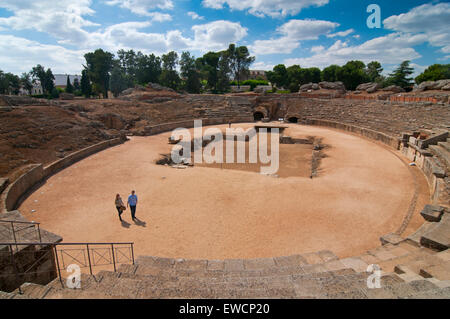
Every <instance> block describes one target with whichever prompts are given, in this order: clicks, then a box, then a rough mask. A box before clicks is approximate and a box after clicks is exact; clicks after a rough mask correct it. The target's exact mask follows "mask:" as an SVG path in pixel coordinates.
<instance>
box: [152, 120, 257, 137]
mask: <svg viewBox="0 0 450 319" xmlns="http://www.w3.org/2000/svg"><path fill="white" fill-rule="evenodd" d="M198 120H202V125H203V126H209V125H221V124H228V122H231V123H246V122H253V121H254V119H253V117H249V116H244V117H232V118H204V119H198ZM192 127H194V120H187V121H181V122H172V123H164V124H158V125H153V126H147V127H146V128H145V135H147V136H149V135H156V134H160V133H164V132H168V131H172V130H175V129H177V128H192Z"/></svg>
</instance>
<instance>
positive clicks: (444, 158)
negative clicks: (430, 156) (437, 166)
mask: <svg viewBox="0 0 450 319" xmlns="http://www.w3.org/2000/svg"><path fill="white" fill-rule="evenodd" d="M429 148H430V150H431V151H432V152H433V153H434V154H435V155H436V156H438V157H439V159H440V160H441V162H442V163H443V164H445V165H446V167H447V168H448V167H450V152H449V151H448V150H447V149H445V148H444V147H442V146H440V145H430V146H429Z"/></svg>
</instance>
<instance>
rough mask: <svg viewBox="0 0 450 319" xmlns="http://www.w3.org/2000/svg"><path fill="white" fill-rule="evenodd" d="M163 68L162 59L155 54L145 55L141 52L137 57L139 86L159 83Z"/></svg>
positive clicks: (136, 75) (136, 74)
mask: <svg viewBox="0 0 450 319" xmlns="http://www.w3.org/2000/svg"><path fill="white" fill-rule="evenodd" d="M161 72H162V67H161V59H160V58H159V57H157V56H155V55H154V54H153V53H152V54H150V55H145V54H143V53H141V52H138V53H137V56H136V70H135V81H136V82H137V83H138V84H142V85H145V84H147V83H159V78H160V76H161Z"/></svg>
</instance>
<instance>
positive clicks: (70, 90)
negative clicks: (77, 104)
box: [66, 76, 73, 93]
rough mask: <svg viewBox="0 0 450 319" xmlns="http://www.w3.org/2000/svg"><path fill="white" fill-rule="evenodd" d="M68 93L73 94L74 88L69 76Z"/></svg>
mask: <svg viewBox="0 0 450 319" xmlns="http://www.w3.org/2000/svg"><path fill="white" fill-rule="evenodd" d="M66 93H73V86H72V83H71V82H70V77H69V76H67V83H66Z"/></svg>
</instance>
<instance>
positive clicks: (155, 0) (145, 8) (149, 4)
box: [105, 0, 174, 16]
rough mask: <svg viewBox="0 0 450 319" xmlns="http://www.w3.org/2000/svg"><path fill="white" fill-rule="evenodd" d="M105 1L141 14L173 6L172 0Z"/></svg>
mask: <svg viewBox="0 0 450 319" xmlns="http://www.w3.org/2000/svg"><path fill="white" fill-rule="evenodd" d="M105 3H106V4H108V5H111V6H119V7H121V8H124V9H128V10H130V11H131V12H133V13H135V14H138V15H142V16H150V15H151V13H150V12H149V11H150V10H154V9H162V10H170V9H173V7H174V6H173V2H172V0H108V1H106V2H105Z"/></svg>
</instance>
